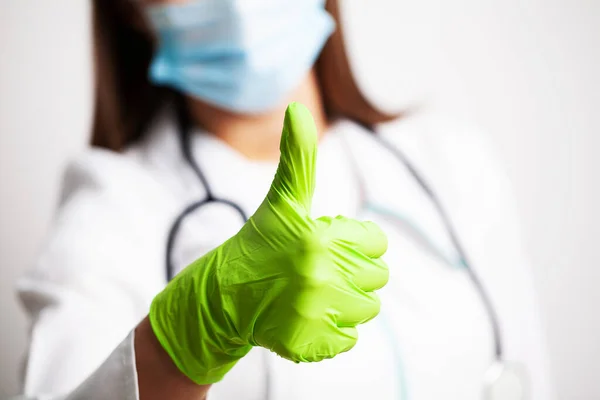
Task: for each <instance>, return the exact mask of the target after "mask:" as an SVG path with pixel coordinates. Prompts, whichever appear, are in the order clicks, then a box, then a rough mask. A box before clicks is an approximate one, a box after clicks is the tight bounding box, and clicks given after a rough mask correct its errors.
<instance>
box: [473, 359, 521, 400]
mask: <svg viewBox="0 0 600 400" xmlns="http://www.w3.org/2000/svg"><path fill="white" fill-rule="evenodd" d="M528 381H529V378H528V376H527V371H526V369H525V367H524V366H522V365H520V364H518V363H507V362H499V361H497V362H495V363H494V364H493V365H492V366H491V367H490V368H489V369H488V370H487V371H486V373H485V377H484V396H483V398H484V399H485V400H529V385H528Z"/></svg>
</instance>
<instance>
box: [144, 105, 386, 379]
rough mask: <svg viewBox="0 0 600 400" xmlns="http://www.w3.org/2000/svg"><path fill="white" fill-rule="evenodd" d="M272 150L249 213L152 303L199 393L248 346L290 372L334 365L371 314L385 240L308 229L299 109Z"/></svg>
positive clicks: (327, 222)
mask: <svg viewBox="0 0 600 400" xmlns="http://www.w3.org/2000/svg"><path fill="white" fill-rule="evenodd" d="M280 150H281V159H280V163H279V167H278V169H277V173H276V175H275V179H274V181H273V184H272V185H271V189H270V191H269V193H268V195H267V197H266V198H265V200H264V202H263V203H262V205H261V206H260V207H259V208H258V210H257V211H256V213H255V214H254V215H253V216H252V217H251V218H250V219H249V221H248V222H247V223H246V224H245V225H244V226H243V227H242V228H241V230H240V231H239V232H238V233H237V234H236V235H235V236H233V237H232V238H231V239H229V240H227V241H226V242H225V243H224V244H223V245H221V246H220V247H218V248H216V249H214V250H213V251H211V252H209V253H207V254H206V255H205V256H203V257H202V258H200V259H198V260H197V261H195V262H194V263H193V264H191V265H189V266H188V267H187V268H185V269H184V270H183V271H182V272H180V273H179V274H178V275H177V276H176V277H175V279H173V280H172V281H171V282H170V283H169V284H168V285H167V286H166V287H165V289H164V290H163V291H162V292H161V293H160V294H158V295H157V296H156V298H155V299H154V301H153V302H152V305H151V308H150V314H149V317H150V322H151V325H152V329H153V331H154V333H155V335H156V337H157V338H158V340H159V342H160V343H161V345H162V347H163V348H164V349H165V350H166V351H167V353H168V354H169V355H170V356H171V358H172V359H173V361H174V363H175V364H176V365H177V367H178V368H179V369H180V370H181V371H182V372H183V373H184V374H185V375H187V376H188V377H189V378H191V379H192V380H193V381H194V382H196V383H198V384H209V383H214V382H217V381H219V380H221V379H222V378H223V376H224V375H225V374H226V373H227V372H228V371H229V370H230V369H231V368H232V367H233V366H234V365H235V363H236V362H237V361H238V360H239V359H240V358H242V357H243V356H244V355H246V354H247V353H248V351H249V350H250V349H251V348H252V346H262V347H265V348H267V349H270V350H272V351H274V352H276V353H277V354H279V355H280V356H281V357H284V358H286V359H289V360H292V361H294V362H314V361H321V360H323V359H326V358H332V357H334V356H335V355H337V354H339V353H342V352H345V351H348V350H350V349H351V348H352V347H353V346H354V345H355V343H356V340H357V330H356V326H357V325H358V324H361V323H364V322H366V321H369V320H370V319H372V318H374V317H375V316H376V315H377V314H378V312H379V307H380V303H379V299H378V297H377V295H376V294H375V293H374V290H377V289H379V288H381V287H383V286H384V285H385V284H386V283H387V280H388V269H387V266H386V265H385V263H384V262H383V260H381V259H380V257H381V256H382V255H383V254H384V253H385V251H386V249H387V238H386V236H385V234H384V233H383V232H382V231H381V230H380V229H379V228H378V227H377V225H375V224H374V223H372V222H359V221H356V220H352V219H348V218H344V217H337V218H329V217H325V218H319V219H317V220H313V219H311V217H310V208H311V201H312V195H313V190H314V186H315V162H316V157H317V132H316V127H315V124H314V121H313V119H312V116H311V115H310V112H309V111H308V110H307V109H306V108H305V107H304V106H302V105H300V104H298V103H292V104H291V105H290V106H289V107H288V109H287V111H286V115H285V122H284V127H283V134H282V138H281V144H280Z"/></svg>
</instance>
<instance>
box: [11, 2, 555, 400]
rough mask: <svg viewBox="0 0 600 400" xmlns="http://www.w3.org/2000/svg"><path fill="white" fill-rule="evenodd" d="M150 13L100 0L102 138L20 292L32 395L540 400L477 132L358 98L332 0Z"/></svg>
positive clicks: (494, 190)
mask: <svg viewBox="0 0 600 400" xmlns="http://www.w3.org/2000/svg"><path fill="white" fill-rule="evenodd" d="M150 3H151V2H149V1H146V2H144V1H140V2H123V1H117V0H114V1H106V0H104V1H102V2H100V1H96V2H95V8H94V23H95V49H96V67H97V68H96V94H97V96H96V100H97V101H96V110H95V121H94V132H93V139H92V141H93V145H94V148H93V149H92V150H90V151H89V152H88V153H87V154H85V155H84V156H83V157H82V158H81V159H79V160H77V161H76V162H74V163H73V164H72V165H71V166H70V167H69V169H68V171H67V174H66V178H65V186H64V194H63V197H62V201H61V207H60V211H59V214H58V216H57V219H56V221H55V225H54V228H53V231H52V234H51V235H50V237H49V240H48V243H47V246H46V247H45V249H44V251H43V253H42V255H41V257H40V259H39V262H38V263H37V265H36V267H35V268H34V269H33V270H32V271H31V272H30V273H29V274H27V276H26V277H24V278H23V279H22V281H21V283H20V286H19V290H20V295H21V298H22V301H23V303H24V305H25V306H26V308H27V310H28V311H29V312H30V314H31V316H32V319H33V328H32V333H31V342H30V350H29V357H28V362H27V368H26V374H25V392H26V395H30V396H43V395H48V396H49V397H50V398H53V397H59V396H67V398H69V399H107V398H111V399H130V398H131V399H137V398H139V399H141V400H152V399H163V398H172V399H178V400H183V399H201V398H204V397H206V396H208V398H210V399H331V398H348V399H365V398H377V399H408V398H410V399H416V400H422V399H440V398H445V399H461V400H465V399H480V398H502V399H509V398H515V399H518V398H522V397H521V394H522V393H521V391H522V390H525V389H527V390H528V391H529V393H530V395H531V398H533V399H538V400H547V399H551V398H552V392H551V389H550V385H549V382H548V376H547V372H546V362H545V356H544V353H543V338H542V337H541V333H540V329H539V327H538V324H537V322H536V305H535V300H534V296H533V293H532V284H531V281H530V277H529V271H528V270H527V265H526V263H525V262H524V259H523V257H522V254H521V251H520V247H519V244H518V241H517V239H516V230H515V227H516V224H515V221H514V219H513V212H512V209H511V200H510V196H509V190H508V186H507V183H506V180H505V178H504V177H503V175H502V174H501V172H500V170H499V169H498V168H497V167H496V166H495V165H494V164H493V163H492V162H491V161H490V157H489V151H488V150H487V149H486V146H485V144H484V143H483V142H482V140H481V138H479V137H478V136H476V135H472V134H471V133H469V132H468V131H465V130H461V129H456V128H453V127H452V125H451V124H450V122H448V121H445V120H444V121H442V120H440V119H439V118H437V117H436V118H433V117H432V116H430V115H427V114H425V113H422V114H419V115H412V116H408V115H407V116H403V117H402V118H397V116H391V115H385V114H382V113H380V112H378V111H377V110H376V109H374V108H373V107H371V106H370V105H369V104H368V103H367V102H366V101H365V100H364V98H363V97H362V96H361V95H360V93H359V91H358V90H357V86H356V85H355V84H354V82H353V81H352V78H351V74H350V71H349V68H348V65H347V64H348V63H347V60H346V57H345V54H344V52H343V43H342V31H341V27H340V26H339V24H337V26H335V27H334V21H335V20H336V19H337V15H338V13H337V3H336V2H335V1H331V2H329V3H328V4H327V11H328V12H329V13H327V12H326V11H325V8H324V4H323V2H322V1H319V0H305V1H302V2H299V1H294V2H292V1H285V0H280V1H276V0H271V1H266V0H261V1H259V0H244V1H242V0H229V1H227V0H203V1H198V2H195V1H192V2H186V1H175V0H162V1H154V2H152V3H153V4H150ZM157 3H160V4H157ZM332 16H333V18H332ZM334 28H335V29H334ZM154 43H156V45H154ZM317 56H319V58H318V60H317V61H316V63H315V60H316V59H317ZM292 102H299V103H302V104H304V105H306V107H307V109H308V110H310V113H309V111H307V109H306V108H304V107H303V106H301V105H299V104H296V103H292ZM289 103H292V104H291V105H290V107H289V108H287V111H286V106H287V105H288V104H289ZM284 115H285V121H284V129H283V136H282V135H281V125H282V120H283V119H284ZM392 120H395V121H394V122H391V121H392ZM375 125H377V129H376V130H377V134H375V133H374V132H373V129H372V128H371V127H373V126H375ZM317 132H318V134H319V150H318V151H319V156H318V160H317V159H316V149H315V146H316V140H317ZM280 146H281V147H280ZM399 149H401V150H402V151H404V152H406V154H407V157H406V158H405V157H404V156H402V155H401V154H400V155H399V153H398V152H397V151H398V150H399ZM278 160H280V161H279V164H278ZM315 174H316V176H315ZM274 175H275V179H274V180H273V176H274ZM423 177H426V179H425V180H424V179H423ZM315 181H316V182H317V184H316V188H315V184H314V182H315ZM313 188H314V194H313ZM431 188H434V189H435V190H434V191H433V192H432V190H431ZM436 194H437V195H439V199H438V198H437V197H436ZM265 195H266V197H265ZM206 199H208V201H206ZM215 199H219V201H214V200H215ZM199 200H203V201H201V202H199ZM200 205H202V207H199V206H200ZM440 205H443V207H442V208H440ZM182 210H184V212H183V213H182ZM446 212H447V213H448V214H446ZM250 215H252V217H251V218H250V220H249V222H248V223H246V224H244V225H243V227H242V229H241V230H240V227H241V226H242V218H241V217H244V218H243V219H244V220H245V219H246V216H250ZM322 215H332V216H335V215H344V216H345V217H339V218H328V217H322V218H316V217H320V216H322ZM365 220H372V221H374V222H375V223H376V224H377V225H375V224H374V223H372V222H360V221H365ZM383 232H385V235H384V234H383ZM386 249H387V252H386ZM384 253H385V255H383V254H384ZM384 259H385V260H386V262H387V266H386V263H384V262H383V260H384ZM165 260H166V262H165ZM186 266H187V267H186ZM184 267H185V268H184ZM174 276H175V278H174V279H173V280H172V281H171V282H170V283H168V284H167V280H170V279H171V278H173V277H174ZM386 283H387V285H386ZM384 286H385V287H384ZM380 289H381V290H380ZM377 314H379V315H378V316H377V318H375V316H376V315H377ZM358 336H360V338H359V339H358ZM357 339H358V340H357ZM267 349H268V350H267ZM326 358H327V360H324V359H326ZM292 361H294V362H292ZM319 361H320V362H319ZM517 363H518V364H517ZM513 365H518V366H519V367H516V366H515V367H513ZM509 366H510V367H509ZM515 382H517V384H514V383H515ZM507 388H508V389H507ZM506 390H509V392H506ZM506 393H508V394H506ZM484 396H487V397H484ZM494 396H496V397H494ZM507 396H513V397H507Z"/></svg>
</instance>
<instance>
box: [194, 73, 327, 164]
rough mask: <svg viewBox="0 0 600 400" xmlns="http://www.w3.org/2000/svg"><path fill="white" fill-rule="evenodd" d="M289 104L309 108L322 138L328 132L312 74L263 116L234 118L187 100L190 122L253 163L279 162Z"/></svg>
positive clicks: (317, 88)
mask: <svg viewBox="0 0 600 400" xmlns="http://www.w3.org/2000/svg"><path fill="white" fill-rule="evenodd" d="M291 101H297V102H299V103H302V104H304V105H305V106H306V107H308V109H309V110H310V111H311V113H312V115H313V118H314V119H315V124H316V126H317V132H319V136H321V135H322V134H323V133H324V132H325V130H326V129H327V117H326V115H325V110H324V107H323V101H322V98H321V93H320V92H319V85H318V82H317V78H316V74H315V73H314V71H312V72H311V73H310V74H308V75H307V77H306V78H305V79H304V81H303V82H302V83H301V84H300V86H299V87H298V89H296V90H295V91H294V93H292V94H291V95H290V96H289V97H288V99H286V101H285V103H284V104H282V105H281V106H280V107H278V108H277V109H275V110H273V111H269V112H266V113H263V114H257V115H242V114H235V113H232V112H228V111H225V110H222V109H219V108H216V107H214V106H211V105H209V104H206V103H204V102H202V101H199V100H197V99H192V98H189V99H188V106H189V110H190V113H191V114H192V120H193V121H194V122H195V123H196V124H197V125H198V126H201V127H202V128H203V129H206V131H208V132H210V133H211V134H213V135H215V136H217V137H218V138H219V139H221V140H223V141H224V142H225V143H227V144H228V145H229V146H231V147H232V148H233V149H235V150H237V151H238V152H240V153H241V154H243V155H244V156H246V157H248V158H249V159H252V160H265V161H276V160H278V159H279V141H280V139H281V130H282V127H283V118H284V115H285V109H286V107H287V104H289V103H290V102H291Z"/></svg>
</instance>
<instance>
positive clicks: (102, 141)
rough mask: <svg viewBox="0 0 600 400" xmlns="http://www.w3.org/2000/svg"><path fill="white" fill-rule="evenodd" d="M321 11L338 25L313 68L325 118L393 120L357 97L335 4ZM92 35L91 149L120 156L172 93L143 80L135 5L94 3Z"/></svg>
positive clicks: (143, 45)
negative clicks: (334, 115) (93, 87)
mask: <svg viewBox="0 0 600 400" xmlns="http://www.w3.org/2000/svg"><path fill="white" fill-rule="evenodd" d="M327 10H328V11H329V13H330V14H331V15H332V16H333V17H334V18H335V19H336V21H338V26H337V29H336V31H335V33H334V34H333V35H332V36H331V38H330V39H329V41H328V42H327V44H326V45H325V47H324V49H323V51H322V53H321V55H320V58H319V60H318V61H317V64H316V70H317V74H318V79H319V83H320V86H321V89H322V90H321V91H322V93H323V98H324V103H325V108H326V110H327V112H328V113H329V114H341V115H344V116H346V117H348V118H351V119H354V120H356V121H357V122H359V123H361V124H368V125H372V124H376V123H380V122H384V121H388V120H391V119H394V118H396V117H397V115H390V114H384V113H381V112H380V111H378V110H377V109H376V108H375V107H373V106H372V105H371V104H370V103H369V102H368V101H367V99H365V97H364V96H363V95H362V94H361V92H360V90H359V88H358V86H357V84H356V82H355V81H354V79H353V77H352V72H351V69H350V64H349V60H348V57H347V55H346V52H345V49H344V41H343V29H342V28H343V27H342V26H341V24H340V23H339V8H338V1H337V0H329V1H328V2H327ZM93 30H94V35H93V37H94V59H95V109H94V119H93V127H92V139H91V143H92V145H93V146H98V147H104V148H106V149H110V150H113V151H121V150H122V149H123V148H124V147H125V146H127V145H128V144H130V143H132V142H134V141H136V140H138V139H139V138H140V137H141V136H143V134H144V133H145V132H146V130H147V129H148V127H149V125H150V124H151V123H152V119H153V117H154V116H155V115H156V114H157V112H158V111H159V110H160V109H161V108H162V107H163V106H164V105H165V103H166V102H167V101H168V100H169V99H170V98H171V97H173V96H174V93H173V92H172V91H171V90H169V89H166V88H162V87H157V86H153V85H152V84H151V83H150V82H149V80H148V67H149V65H150V61H151V58H152V54H153V52H154V41H153V35H152V33H151V31H150V29H149V27H148V25H147V24H146V22H145V20H144V18H143V15H142V13H141V10H140V7H139V5H138V4H136V2H135V1H128V0H94V1H93Z"/></svg>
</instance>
